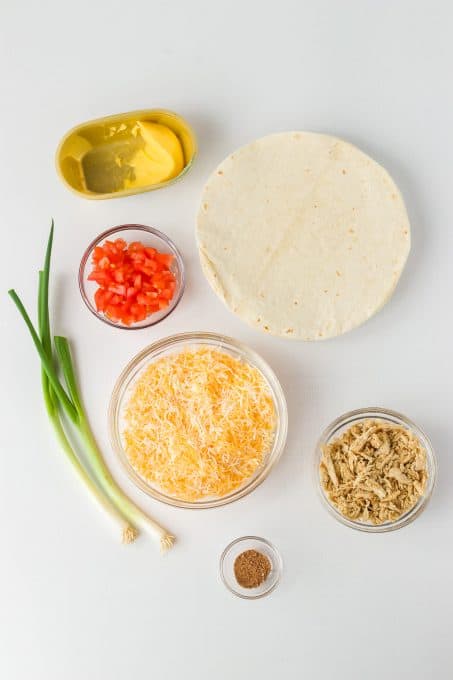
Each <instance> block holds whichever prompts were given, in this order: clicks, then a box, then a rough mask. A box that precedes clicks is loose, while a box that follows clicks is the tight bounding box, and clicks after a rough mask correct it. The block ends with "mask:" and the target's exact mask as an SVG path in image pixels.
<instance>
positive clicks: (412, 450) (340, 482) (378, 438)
mask: <svg viewBox="0 0 453 680" xmlns="http://www.w3.org/2000/svg"><path fill="white" fill-rule="evenodd" d="M319 472H320V479H321V485H322V487H323V489H324V491H325V493H326V495H327V497H328V499H329V500H330V502H331V503H332V504H333V505H334V506H335V507H336V508H337V509H338V510H339V511H340V512H341V514H342V515H344V516H345V517H347V518H348V519H352V520H359V521H362V522H368V523H371V524H383V523H384V522H391V521H394V520H396V519H398V518H399V517H401V515H403V514H404V513H406V512H407V511H408V510H410V509H411V508H412V507H414V505H415V504H416V503H417V501H418V500H419V498H420V496H422V495H423V493H424V491H425V487H426V480H427V476H428V472H427V467H426V451H425V449H424V447H423V445H422V444H421V442H420V441H419V440H418V439H417V437H416V436H415V435H414V434H413V433H412V432H411V431H410V430H408V429H406V428H404V427H400V426H399V425H394V424H393V423H389V422H385V421H383V420H364V421H362V422H359V423H356V424H355V425H353V426H352V427H350V428H349V429H347V430H346V431H345V432H343V434H342V435H340V437H338V438H337V439H335V440H334V441H333V442H331V443H330V444H327V445H326V446H325V447H324V448H323V453H322V459H321V463H320V467H319Z"/></svg>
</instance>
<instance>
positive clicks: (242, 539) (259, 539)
mask: <svg viewBox="0 0 453 680" xmlns="http://www.w3.org/2000/svg"><path fill="white" fill-rule="evenodd" d="M246 541H256V542H257V543H263V544H264V545H265V546H267V548H269V550H270V552H271V553H272V554H273V556H274V557H275V559H276V564H274V565H273V566H274V567H275V570H276V577H275V581H274V583H273V584H272V585H271V586H270V587H269V588H267V589H266V590H264V591H263V592H261V593H257V594H255V595H253V594H252V592H253V590H252V589H251V593H250V595H247V594H245V593H242V592H239V591H238V590H236V589H235V588H233V587H232V586H230V584H229V583H228V581H227V579H226V577H225V569H224V566H225V560H226V557H227V555H228V553H229V552H230V551H231V550H232V549H233V548H234V546H235V545H238V544H239V543H243V542H246ZM251 549H252V548H251ZM219 573H220V578H221V579H222V582H223V584H224V586H225V587H226V588H227V590H229V591H230V593H233V595H236V597H240V598H241V599H242V600H260V599H261V598H262V597H266V595H269V594H270V593H272V592H273V591H274V590H275V589H276V587H277V586H278V584H279V583H280V580H281V577H282V573H283V559H282V556H281V554H280V552H279V551H278V550H277V548H276V547H275V545H273V543H271V542H270V541H268V540H267V538H263V537H262V536H239V538H235V539H234V540H233V541H231V542H230V543H228V545H227V546H226V548H225V549H224V550H223V551H222V554H221V555H220V559H219Z"/></svg>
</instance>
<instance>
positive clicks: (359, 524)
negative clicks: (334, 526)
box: [314, 407, 437, 533]
mask: <svg viewBox="0 0 453 680" xmlns="http://www.w3.org/2000/svg"><path fill="white" fill-rule="evenodd" d="M369 419H377V420H383V421H385V422H387V423H392V424H394V425H399V426H401V427H404V428H405V429H407V430H410V431H411V432H412V433H413V434H414V435H415V436H416V437H417V439H419V441H420V442H421V444H422V445H423V446H424V448H425V451H426V465H427V472H428V477H427V481H426V487H425V491H424V493H423V495H422V496H420V498H419V499H418V501H417V503H416V504H415V505H414V506H413V507H412V508H411V509H410V510H408V511H407V512H405V513H404V514H402V515H401V516H400V517H398V518H397V519H395V520H393V521H391V522H390V521H389V522H383V523H382V524H371V523H368V522H363V521H360V520H352V519H349V518H348V517H345V516H344V515H342V513H341V512H340V511H339V510H337V509H336V508H335V507H334V506H333V505H332V503H331V502H330V500H329V499H328V497H327V495H326V493H325V492H324V489H323V488H322V484H321V480H320V475H319V465H320V462H321V457H322V448H323V447H324V446H325V445H326V444H329V443H331V442H332V441H333V440H334V439H336V438H337V437H339V436H340V435H341V434H342V433H343V432H344V431H345V430H347V429H348V428H349V427H351V426H352V425H354V424H356V423H358V422H360V421H362V420H369ZM314 475H315V483H316V486H317V488H318V491H319V495H320V498H321V501H322V504H323V505H324V507H325V508H326V509H327V510H328V511H329V513H330V514H331V515H332V516H333V517H335V519H337V520H338V521H339V522H342V524H345V525H346V526H348V527H351V528H352V529H358V530H359V531H367V532H370V533H383V532H386V531H394V530H395V529H401V528H402V527H405V526H406V525H407V524H410V522H413V521H414V519H415V518H416V517H418V516H419V515H420V514H421V513H422V512H423V510H424V509H425V507H426V505H427V503H428V501H429V499H430V497H431V494H432V492H433V488H434V484H435V481H436V476H437V463H436V457H435V453H434V449H433V446H432V444H431V442H430V440H429V438H428V437H427V435H426V434H425V433H424V432H423V430H421V429H420V428H419V427H418V426H417V425H416V424H415V423H413V422H412V421H411V420H409V418H406V416H403V415H402V414H401V413H397V412H395V411H390V410H388V409H384V408H379V407H370V408H361V409H357V410H355V411H350V412H349V413H345V414H344V415H342V416H340V417H339V418H337V419H336V420H334V422H333V423H331V424H330V425H329V426H328V427H327V428H326V429H325V430H324V432H323V433H322V435H321V437H320V439H319V441H318V444H317V446H316V451H315V465H314Z"/></svg>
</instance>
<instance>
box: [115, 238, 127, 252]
mask: <svg viewBox="0 0 453 680" xmlns="http://www.w3.org/2000/svg"><path fill="white" fill-rule="evenodd" d="M115 246H116V249H117V250H119V251H120V252H122V251H123V250H124V249H125V248H126V246H127V243H126V241H125V240H124V239H122V238H117V239H116V240H115Z"/></svg>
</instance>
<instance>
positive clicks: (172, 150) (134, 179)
mask: <svg viewBox="0 0 453 680" xmlns="http://www.w3.org/2000/svg"><path fill="white" fill-rule="evenodd" d="M137 128H138V130H137V132H138V135H137V137H136V138H141V140H143V143H144V146H143V147H142V148H139V149H138V151H136V152H135V153H134V155H133V156H132V158H130V159H129V160H128V165H129V167H130V169H131V177H129V178H127V179H125V181H124V186H125V188H128V189H129V188H132V187H141V186H147V185H148V184H158V183H160V182H165V181H167V180H169V179H172V178H173V177H177V175H179V173H180V172H182V170H183V168H184V154H183V150H182V146H181V142H180V141H179V139H178V137H177V136H176V135H175V133H174V132H173V131H172V130H170V128H168V127H166V126H165V125H160V124H159V123H150V122H141V121H137Z"/></svg>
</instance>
